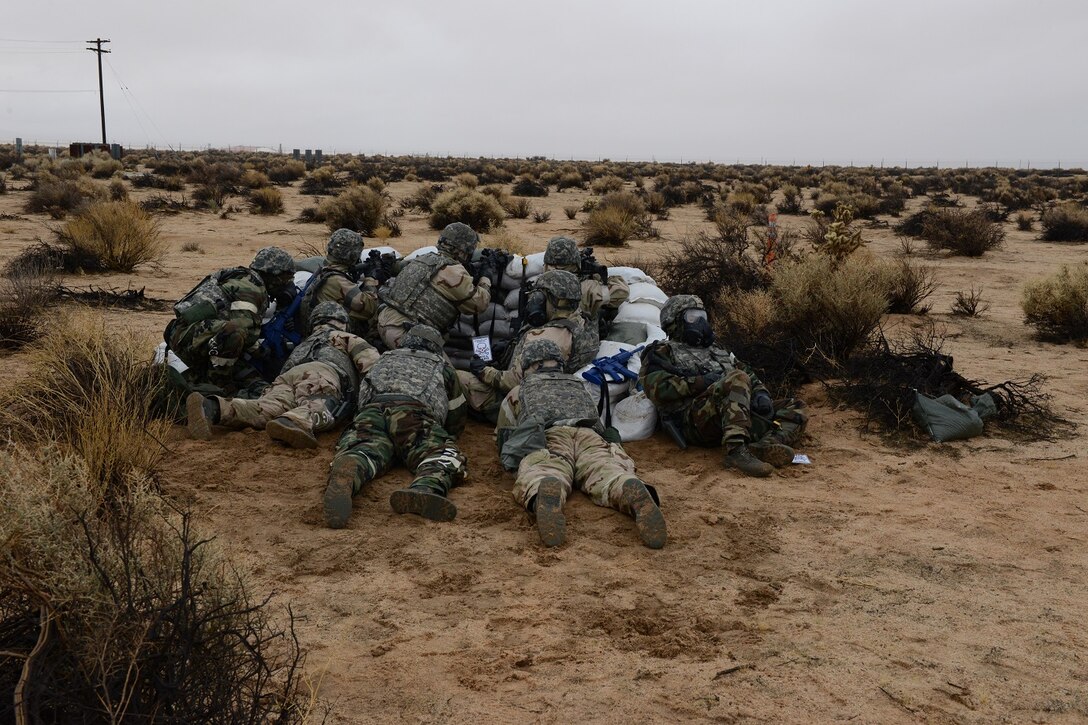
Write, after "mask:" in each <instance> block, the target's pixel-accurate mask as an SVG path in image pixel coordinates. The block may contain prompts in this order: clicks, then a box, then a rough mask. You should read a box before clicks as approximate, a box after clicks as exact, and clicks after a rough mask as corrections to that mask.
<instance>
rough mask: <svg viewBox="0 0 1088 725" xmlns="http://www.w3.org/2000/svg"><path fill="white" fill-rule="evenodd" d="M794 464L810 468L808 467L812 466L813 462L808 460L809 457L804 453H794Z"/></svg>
mask: <svg viewBox="0 0 1088 725" xmlns="http://www.w3.org/2000/svg"><path fill="white" fill-rule="evenodd" d="M793 462H794V463H800V464H802V465H805V466H808V465H810V464H811V463H812V461H810V460H809V459H808V456H806V455H805V454H804V453H794V454H793Z"/></svg>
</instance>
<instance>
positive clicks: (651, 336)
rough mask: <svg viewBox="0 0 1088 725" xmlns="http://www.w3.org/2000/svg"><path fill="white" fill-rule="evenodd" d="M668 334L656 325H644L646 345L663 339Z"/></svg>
mask: <svg viewBox="0 0 1088 725" xmlns="http://www.w3.org/2000/svg"><path fill="white" fill-rule="evenodd" d="M667 337H668V335H666V334H665V331H664V330H662V329H661V328H660V327H658V326H657V325H646V345H647V346H649V345H650V344H652V343H655V342H657V341H658V340H664V339H665V338H667Z"/></svg>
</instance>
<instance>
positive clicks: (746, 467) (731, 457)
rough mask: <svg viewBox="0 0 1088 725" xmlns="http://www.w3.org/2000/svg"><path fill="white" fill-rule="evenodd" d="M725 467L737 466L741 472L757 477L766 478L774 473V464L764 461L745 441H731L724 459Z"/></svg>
mask: <svg viewBox="0 0 1088 725" xmlns="http://www.w3.org/2000/svg"><path fill="white" fill-rule="evenodd" d="M722 465H723V466H724V467H725V468H735V469H737V470H738V471H740V472H741V473H745V474H747V475H749V476H754V477H756V478H766V477H767V476H769V475H771V474H772V473H774V466H772V465H771V464H770V463H764V462H763V461H761V460H759V459H758V458H756V457H755V456H753V455H752V452H751V451H749V450H748V446H746V445H745V444H744V443H731V444H729V445H727V446H726V449H725V457H724V458H723V459H722Z"/></svg>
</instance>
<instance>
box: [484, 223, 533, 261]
mask: <svg viewBox="0 0 1088 725" xmlns="http://www.w3.org/2000/svg"><path fill="white" fill-rule="evenodd" d="M480 246H481V247H485V248H487V249H501V250H503V251H506V252H510V253H511V254H521V255H525V254H526V252H527V250H528V246H527V245H526V244H525V241H524V240H523V239H522V238H521V237H519V236H518V235H516V234H514V233H513V232H511V231H510V230H508V229H507V228H506V227H499V228H498V229H496V230H494V231H493V232H491V233H490V234H487V235H485V236H484V237H483V240H482V242H481V244H480Z"/></svg>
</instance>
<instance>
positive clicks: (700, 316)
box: [680, 307, 714, 347]
mask: <svg viewBox="0 0 1088 725" xmlns="http://www.w3.org/2000/svg"><path fill="white" fill-rule="evenodd" d="M680 319H681V323H682V327H681V329H680V338H681V339H682V340H683V341H684V342H685V343H687V344H688V345H692V346H694V347H710V346H711V345H713V344H714V331H713V330H711V329H710V321H709V320H707V318H706V310H700V309H697V308H694V307H693V308H691V309H690V310H684V314H683V315H682V316H681V318H680Z"/></svg>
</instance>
